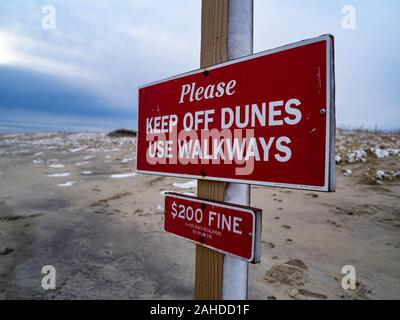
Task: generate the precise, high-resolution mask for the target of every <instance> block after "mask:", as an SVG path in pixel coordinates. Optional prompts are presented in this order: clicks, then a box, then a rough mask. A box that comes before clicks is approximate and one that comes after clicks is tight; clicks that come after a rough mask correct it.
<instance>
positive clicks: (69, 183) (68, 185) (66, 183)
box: [57, 181, 76, 187]
mask: <svg viewBox="0 0 400 320" xmlns="http://www.w3.org/2000/svg"><path fill="white" fill-rule="evenodd" d="M75 183H76V181H66V182H63V183H59V184H58V185H57V187H71V186H73V185H74V184H75Z"/></svg>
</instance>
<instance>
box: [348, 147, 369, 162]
mask: <svg viewBox="0 0 400 320" xmlns="http://www.w3.org/2000/svg"><path fill="white" fill-rule="evenodd" d="M360 161H362V162H365V161H367V153H366V152H365V150H364V149H358V150H351V151H349V152H348V153H347V154H346V162H347V163H356V162H360Z"/></svg>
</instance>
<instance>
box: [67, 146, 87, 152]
mask: <svg viewBox="0 0 400 320" xmlns="http://www.w3.org/2000/svg"><path fill="white" fill-rule="evenodd" d="M86 149H87V147H79V148H72V149H69V152H72V153H75V152H79V151H83V150H86Z"/></svg>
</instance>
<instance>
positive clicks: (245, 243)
mask: <svg viewBox="0 0 400 320" xmlns="http://www.w3.org/2000/svg"><path fill="white" fill-rule="evenodd" d="M164 229H165V231H167V232H170V233H173V234H174V235H176V236H179V237H182V238H184V239H187V240H191V241H194V242H196V243H199V244H202V245H204V246H206V247H208V248H211V249H214V250H216V251H219V252H222V253H224V254H228V255H231V256H234V257H236V258H238V259H242V260H245V261H248V262H253V263H256V262H260V240H261V210H259V209H254V208H250V207H245V206H239V205H231V204H227V203H222V202H215V201H209V200H203V199H199V198H195V197H191V196H186V195H181V194H177V193H167V194H166V196H165V218H164Z"/></svg>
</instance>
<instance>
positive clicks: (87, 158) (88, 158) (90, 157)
mask: <svg viewBox="0 0 400 320" xmlns="http://www.w3.org/2000/svg"><path fill="white" fill-rule="evenodd" d="M94 158H96V156H86V157H83V160H91V159H94Z"/></svg>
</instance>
